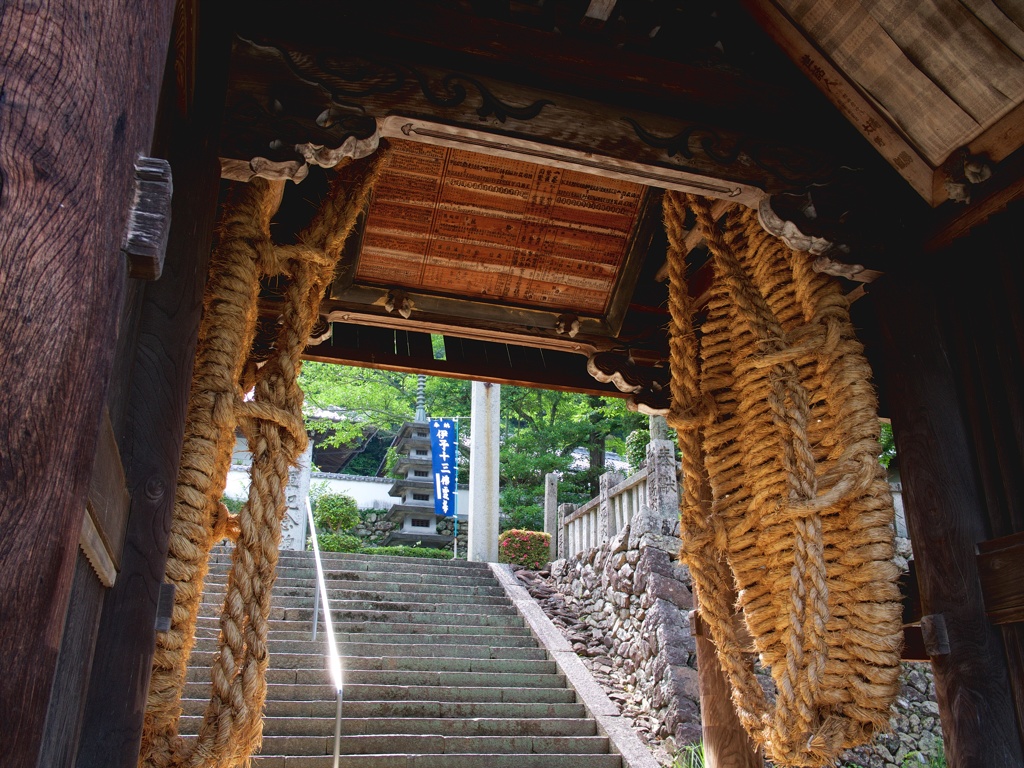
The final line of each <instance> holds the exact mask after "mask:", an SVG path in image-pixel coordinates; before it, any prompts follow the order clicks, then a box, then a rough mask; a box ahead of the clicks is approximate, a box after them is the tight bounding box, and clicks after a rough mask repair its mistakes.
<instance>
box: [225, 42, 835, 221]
mask: <svg viewBox="0 0 1024 768" xmlns="http://www.w3.org/2000/svg"><path fill="white" fill-rule="evenodd" d="M468 39H470V38H463V40H464V41H465V40H468ZM338 45H339V42H338V41H337V40H331V41H330V42H328V43H317V42H314V41H312V40H311V39H309V38H302V39H300V40H299V41H297V42H296V41H284V40H283V39H282V37H281V35H280V34H279V33H278V32H277V31H275V30H266V31H265V33H264V34H263V35H253V36H252V37H251V38H248V37H245V38H243V39H241V40H239V41H238V42H237V43H236V46H235V51H234V56H233V63H232V70H233V72H235V73H236V74H235V75H234V76H233V81H232V87H231V89H230V91H229V96H228V113H227V119H226V122H225V131H224V136H223V141H222V150H221V151H222V156H223V157H224V158H226V159H231V160H241V161H243V163H248V162H249V161H250V160H251V159H252V158H256V157H259V158H264V159H266V160H270V161H274V162H275V163H280V162H285V163H287V162H290V161H294V160H296V159H299V158H300V157H304V158H305V159H306V160H307V161H310V162H314V163H317V164H324V165H328V166H330V165H333V164H334V163H336V162H337V161H338V159H339V157H338V155H337V152H336V150H340V148H342V147H345V146H348V147H349V149H348V150H346V151H359V152H365V151H369V150H370V149H372V147H373V146H375V140H376V135H377V131H380V134H381V135H382V136H385V137H387V136H393V137H397V138H402V137H404V138H409V139H413V140H417V141H423V142H426V143H430V142H436V143H445V144H446V145H447V146H460V147H462V148H464V149H471V150H473V151H476V152H492V153H495V154H498V153H504V154H503V155H502V156H511V157H515V158H518V159H522V160H529V159H531V158H535V160H534V161H535V162H543V163H552V164H553V163H558V162H564V163H568V164H569V165H568V166H566V167H573V168H577V169H579V170H583V169H589V170H591V172H599V173H607V174H612V173H619V174H622V173H628V174H631V175H630V176H629V178H630V179H631V180H635V181H641V182H642V183H648V184H653V185H655V186H661V187H666V188H678V189H685V190H687V191H691V192H694V193H697V194H702V195H706V196H709V197H716V198H728V199H732V200H736V201H739V202H742V203H743V204H745V205H748V206H752V205H756V204H757V202H758V201H759V199H760V195H761V191H762V190H763V191H766V192H769V193H771V192H782V191H789V190H792V189H797V188H800V189H802V188H805V187H807V186H809V185H812V184H816V183H823V182H826V181H828V180H829V179H831V178H833V177H834V175H835V173H836V172H837V170H838V168H839V167H840V161H839V160H838V158H837V156H836V154H835V153H834V152H832V151H823V150H815V149H813V148H810V147H808V146H807V145H796V144H794V143H792V142H791V141H789V140H788V138H787V139H785V140H783V139H772V140H767V139H764V137H763V136H760V135H758V133H759V125H760V124H759V123H751V122H750V121H747V122H746V123H745V124H744V126H743V127H741V128H727V127H724V126H722V125H720V124H716V123H715V122H714V120H713V118H712V117H711V116H710V115H709V114H708V113H706V112H699V111H698V112H697V113H696V114H694V115H693V116H691V117H688V118H681V117H677V116H674V115H666V114H663V113H659V112H657V111H653V110H651V109H650V107H646V108H645V107H643V106H640V107H637V106H631V107H626V106H620V105H610V104H607V103H604V102H603V101H601V100H594V99H587V98H582V97H581V96H578V95H575V94H574V93H573V94H572V95H570V94H568V93H565V92H558V91H555V90H551V89H550V86H549V85H523V84H521V83H517V82H514V81H509V80H503V79H500V78H496V77H492V76H490V75H488V74H484V73H481V72H479V71H478V70H476V69H473V68H460V69H458V70H455V69H452V68H450V67H447V66H445V63H444V62H435V61H431V60H430V58H428V57H424V58H416V57H414V56H413V55H412V54H411V52H410V51H408V50H405V49H398V50H397V51H394V52H392V54H391V55H385V54H384V53H382V52H381V51H379V50H378V51H374V53H373V59H374V62H375V63H374V65H373V67H371V68H369V69H368V68H367V67H366V66H365V61H366V60H365V58H361V57H360V56H359V55H357V54H355V53H354V52H350V49H348V48H345V49H344V50H345V51H346V53H345V54H339V53H338V50H339V48H338ZM345 56H348V59H347V60H346V58H345ZM524 56H525V57H528V56H529V53H528V52H526V53H524V52H520V53H519V57H520V59H521V58H522V57H524ZM607 60H608V56H607V55H606V54H605V55H604V57H603V58H602V59H600V60H599V61H600V62H601V63H602V64H603V63H604V62H606V61H607ZM595 69H597V67H595ZM364 73H365V77H366V79H365V80H363V81H359V82H356V81H353V80H352V76H353V75H360V76H361V75H362V74H364ZM601 77H602V79H603V81H604V82H606V83H607V82H608V81H609V80H610V79H611V77H610V76H609V75H608V74H607V73H602V75H601ZM384 81H387V85H386V86H385V85H383V82H384ZM659 82H664V80H659ZM339 83H344V86H343V87H341V88H340V89H339V87H338V84H339ZM284 92H287V93H288V97H287V98H286V99H285V98H284V97H283V96H281V94H282V93H284ZM279 96H281V98H279ZM267 105H273V106H272V108H271V109H269V110H268V108H267ZM353 108H356V109H358V115H357V114H355V113H353V112H352V109H353ZM257 116H258V117H257ZM346 142H349V143H348V144H347V145H346ZM360 142H362V144H360ZM364 145H365V146H364ZM360 147H363V148H362V149H360ZM261 162H262V161H261ZM229 165H231V164H229Z"/></svg>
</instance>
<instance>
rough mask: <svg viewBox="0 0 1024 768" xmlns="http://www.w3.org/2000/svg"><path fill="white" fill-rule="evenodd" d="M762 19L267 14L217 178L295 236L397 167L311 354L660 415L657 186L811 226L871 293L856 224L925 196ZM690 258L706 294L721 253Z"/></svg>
mask: <svg viewBox="0 0 1024 768" xmlns="http://www.w3.org/2000/svg"><path fill="white" fill-rule="evenodd" d="M768 4H769V0H745V5H747V6H749V7H750V8H749V9H747V8H744V7H741V5H740V4H739V3H737V2H726V0H718V1H715V0H710V1H708V2H658V1H657V0H620V1H619V2H601V1H600V0H593V2H586V1H583V0H581V1H579V2H569V1H562V0H526V1H525V2H507V1H505V2H499V1H498V0H479V1H478V2H469V1H467V2H458V1H455V0H449V1H444V0H433V1H431V2H415V3H409V2H394V1H393V0H380V1H379V2H374V3H364V4H358V5H356V4H348V3H338V4H323V3H319V2H314V0H290V2H288V3H283V2H266V1H264V2H256V3H254V4H252V6H251V8H249V9H248V13H247V15H246V17H245V18H243V19H240V20H239V22H238V30H237V35H236V38H235V42H234V48H233V53H232V64H231V76H230V84H229V89H228V94H227V104H226V117H225V122H224V125H223V131H222V137H221V156H222V167H223V175H224V177H225V178H226V179H233V180H241V181H245V180H248V179H249V178H251V177H252V176H254V175H264V176H269V177H276V178H290V179H292V180H294V181H296V182H301V183H298V184H296V185H289V189H288V192H287V193H286V198H285V204H284V206H283V207H282V211H281V213H280V215H279V217H278V221H277V223H276V225H275V232H276V236H277V237H278V238H279V239H283V240H287V239H288V238H289V237H292V236H294V232H295V231H297V230H298V229H299V228H300V227H301V225H302V224H303V223H304V221H305V220H308V218H309V216H310V215H311V213H312V211H313V210H314V209H315V208H316V206H317V205H318V201H319V199H321V198H322V195H323V192H324V189H325V184H326V179H327V177H328V176H329V175H330V173H331V172H330V171H329V170H322V169H329V168H331V167H332V166H333V165H335V164H336V163H337V162H338V161H339V160H340V159H341V158H342V157H345V156H356V157H362V156H366V155H367V154H370V153H372V152H375V151H380V148H381V147H384V146H386V147H387V151H388V153H389V154H388V157H387V159H386V168H385V171H384V176H383V178H382V179H381V181H380V183H379V184H378V186H377V188H376V190H375V192H374V195H373V199H372V202H371V204H370V207H369V210H368V212H367V214H366V215H365V217H364V218H363V221H362V223H361V225H360V227H359V231H358V233H357V235H356V236H354V237H353V238H352V239H351V241H350V243H349V244H348V247H347V252H346V254H345V256H344V258H343V262H342V265H341V267H340V268H339V271H338V275H337V279H336V281H335V283H334V285H333V286H332V288H331V290H330V293H329V295H328V296H327V297H326V300H325V302H324V305H323V308H322V313H323V315H324V318H325V320H326V321H328V322H329V323H330V324H332V326H333V333H332V334H330V338H329V339H327V340H325V341H323V342H322V343H320V344H319V345H318V346H314V347H310V348H309V349H308V350H307V355H308V356H309V357H310V358H313V359H320V360H333V361H337V362H345V363H351V364H356V365H368V366H377V367H386V368H392V369H397V370H406V371H413V372H425V373H437V374H443V375H453V376H461V377H465V378H477V379H489V380H495V381H504V382H512V383H520V384H528V385H537V386H546V387H555V388H561V389H572V390H580V391H591V392H603V393H608V394H612V393H617V394H623V393H622V392H620V391H619V390H618V389H616V387H615V386H613V383H612V382H617V383H618V385H619V387H620V388H621V389H625V390H627V392H625V394H627V395H629V396H631V397H633V398H634V399H635V400H638V401H640V402H641V403H643V404H646V407H653V408H663V407H664V406H665V405H666V404H667V392H666V391H665V385H666V382H667V378H668V374H667V354H668V349H667V341H666V336H665V330H664V328H665V325H666V324H667V322H668V315H667V309H666V306H665V304H666V300H667V290H666V287H665V285H664V282H663V280H664V270H663V269H662V266H663V263H664V253H665V241H664V233H663V232H662V227H661V220H660V197H661V194H662V191H663V190H664V189H679V190H685V191H689V192H694V193H697V194H701V195H704V196H708V197H712V198H717V199H719V200H721V201H723V205H724V204H725V203H727V202H739V203H741V204H744V205H748V206H756V207H759V208H760V209H761V210H762V213H763V215H764V217H765V219H766V220H768V221H770V220H773V219H777V220H778V223H779V224H780V225H783V224H785V223H786V221H787V220H788V221H791V222H792V221H797V223H798V224H799V228H800V231H796V234H797V235H798V236H800V237H803V234H804V233H807V234H808V236H807V238H805V242H806V243H808V244H809V245H810V246H814V247H816V248H819V249H820V250H822V251H828V253H827V254H826V257H825V258H824V259H823V261H822V265H821V266H822V268H823V269H825V270H826V271H831V272H833V273H835V274H840V275H843V276H845V277H846V278H851V277H852V278H854V279H855V280H860V281H861V282H863V281H865V280H869V279H871V277H872V276H874V275H876V274H877V271H874V270H872V269H866V270H865V269H862V270H860V271H858V269H857V268H856V267H854V266H850V265H847V264H843V263H842V262H843V261H844V260H850V259H848V258H847V256H849V251H850V249H851V248H852V249H854V255H855V256H858V257H860V256H864V257H865V258H862V259H860V260H861V261H862V262H865V261H866V262H870V261H871V258H870V250H871V248H870V245H869V246H868V247H867V248H864V247H863V246H864V243H863V242H861V243H859V244H858V239H860V240H861V241H871V240H872V236H871V235H868V234H866V233H868V232H870V231H871V230H872V227H876V228H877V227H878V226H879V225H878V219H880V218H882V217H879V216H878V215H865V214H864V213H863V210H865V209H871V208H872V206H873V207H874V209H873V210H874V211H875V212H877V211H879V210H881V209H883V208H885V207H888V209H889V210H892V209H893V207H894V206H893V204H892V202H891V199H892V195H896V196H897V197H899V198H900V200H901V201H905V200H906V199H907V195H908V194H909V188H908V187H905V185H902V184H898V183H897V184H894V183H893V182H894V176H893V173H892V171H891V170H890V169H889V168H887V167H886V166H885V162H884V160H883V157H882V156H884V152H881V150H879V152H878V153H876V152H875V151H874V149H873V148H872V144H869V143H868V142H866V141H864V140H863V139H862V138H861V137H860V136H858V135H857V132H856V131H855V130H854V129H853V127H851V125H850V124H849V123H848V122H847V121H845V120H843V119H842V117H841V116H840V114H839V113H838V112H837V111H836V110H835V109H834V108H833V107H832V106H831V105H830V104H829V103H828V101H827V100H826V99H825V98H824V97H823V95H822V94H821V93H819V92H818V91H817V90H816V89H815V88H814V86H813V85H812V83H811V81H812V80H813V77H811V78H810V79H809V78H808V77H807V76H806V73H801V72H800V70H799V68H798V66H795V65H794V63H793V62H792V61H790V60H789V59H787V58H786V56H785V55H784V54H783V53H782V51H781V50H780V48H779V46H778V45H776V43H775V42H773V41H772V39H771V38H770V37H769V36H768V34H766V33H765V31H764V30H763V29H762V28H761V27H760V26H759V25H758V23H755V21H754V19H755V18H756V19H758V22H759V23H760V24H762V25H764V26H765V27H767V28H769V29H770V31H772V32H773V34H775V35H776V38H778V34H776V33H777V31H778V30H777V29H776V28H774V27H772V25H771V24H769V23H767V22H766V21H765V11H764V8H765V7H766V6H767V5H768ZM773 7H774V6H773ZM750 10H753V15H752V14H751V12H750ZM784 47H785V46H784ZM790 53H792V51H790ZM799 61H800V60H799V59H797V63H798V64H799ZM801 66H803V65H801ZM818 85H819V86H820V85H821V83H820V82H819V83H818ZM857 128H858V129H860V130H861V132H862V133H863V130H864V129H863V126H857ZM875 144H876V145H877V142H875ZM875 148H877V146H876V147H875ZM880 155H882V156H880ZM886 159H888V160H890V162H891V161H892V158H886ZM929 167H930V166H929ZM865 190H873V192H872V193H871V194H866V193H865ZM879 190H885V191H886V192H885V194H879V193H878V191H879ZM932 202H934V201H932ZM915 206H921V202H920V199H918V200H917V201H916V202H914V201H911V202H909V203H904V202H901V203H900V204H899V205H898V206H896V207H897V208H899V209H900V210H906V211H916V210H917V209H916V208H915ZM914 215H918V214H917V213H915V214H914ZM866 221H871V222H872V225H871V226H864V223H865V222H866ZM790 229H791V230H793V227H790ZM793 231H795V230H793ZM889 232H890V236H891V228H890V229H889ZM688 245H689V246H690V254H689V259H688V260H689V264H690V269H691V278H690V282H691V291H692V292H694V293H695V295H698V296H699V294H700V292H701V290H702V285H703V284H705V283H706V280H705V275H703V272H702V267H703V264H704V261H705V259H706V251H705V249H703V248H702V247H701V244H700V243H699V238H692V242H690V243H688ZM850 287H851V288H853V284H852V283H851V286H850ZM264 313H265V315H266V316H267V319H268V322H270V321H272V320H273V318H274V313H275V301H274V298H273V292H272V291H270V292H268V294H267V296H266V297H265V300H264ZM431 335H433V336H435V337H436V336H440V337H442V338H443V344H440V345H439V344H435V343H432V340H431ZM326 336H327V334H324V337H326ZM442 349H443V352H442V351H441V350H442ZM588 369H589V370H588ZM595 376H596V377H597V378H596V379H595V378H594V377H595Z"/></svg>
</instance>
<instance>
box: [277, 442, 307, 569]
mask: <svg viewBox="0 0 1024 768" xmlns="http://www.w3.org/2000/svg"><path fill="white" fill-rule="evenodd" d="M312 464H313V441H312V440H311V441H310V442H309V444H308V445H307V446H306V450H305V451H303V452H302V455H301V456H299V465H298V466H297V467H292V468H291V469H289V470H288V485H287V487H286V488H285V491H284V503H285V510H284V517H283V518H282V519H281V546H280V549H282V550H298V551H301V550H303V549H305V548H306V527H307V525H308V522H307V519H306V497H308V496H309V480H310V474H311V467H312Z"/></svg>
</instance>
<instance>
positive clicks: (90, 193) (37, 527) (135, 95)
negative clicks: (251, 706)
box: [0, 0, 173, 768]
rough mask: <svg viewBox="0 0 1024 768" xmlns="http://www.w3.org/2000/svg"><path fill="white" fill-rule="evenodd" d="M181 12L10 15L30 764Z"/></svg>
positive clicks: (1, 234) (14, 738) (7, 642)
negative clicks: (140, 177) (137, 183)
mask: <svg viewBox="0 0 1024 768" xmlns="http://www.w3.org/2000/svg"><path fill="white" fill-rule="evenodd" d="M172 11H173V3H172V2H170V0H162V1H160V2H156V3H152V4H147V5H146V6H145V7H143V6H141V5H129V4H125V3H118V2H113V1H112V0H83V1H82V2H80V3H74V4H68V3H61V2H45V1H44V2H42V3H39V2H17V1H15V2H10V3H5V4H4V5H3V6H2V9H0V69H2V70H3V73H4V76H3V79H4V85H3V99H2V104H0V157H3V173H2V180H3V204H4V213H3V216H2V217H0V274H2V275H3V281H2V289H0V290H2V292H3V307H4V311H3V313H2V314H0V338H2V339H3V346H4V354H3V355H2V356H0V382H2V386H0V413H2V414H4V416H3V418H2V419H0V445H3V454H4V458H3V469H2V471H0V510H2V516H0V594H3V596H4V604H5V605H6V606H10V607H12V609H11V610H5V612H4V619H3V624H2V628H0V660H2V662H0V663H2V666H3V670H4V673H3V678H2V680H0V711H3V712H4V713H5V717H4V721H3V725H2V726H0V743H3V753H4V757H3V760H4V763H5V765H10V766H17V767H18V768H34V766H36V764H37V760H38V759H39V755H40V749H41V743H42V740H43V729H44V718H45V717H46V713H47V709H48V706H49V700H50V697H51V690H52V689H53V682H54V675H55V668H56V665H57V658H58V652H59V649H60V645H61V636H62V634H63V631H64V626H65V617H66V615H67V608H68V599H69V595H70V592H71V586H72V580H73V578H74V572H75V563H76V560H77V548H78V534H79V530H80V528H81V525H82V515H83V514H84V511H85V497H86V492H87V488H88V483H89V475H90V471H91V469H92V461H91V459H92V457H93V456H94V452H95V446H96V441H97V434H98V431H99V425H100V413H101V410H102V407H103V402H104V396H105V393H106V388H107V379H108V376H109V373H110V367H111V359H112V355H113V340H114V338H115V335H116V321H117V317H118V312H119V310H120V305H121V300H122V296H123V290H124V288H123V286H124V278H125V264H124V258H123V257H122V256H121V253H120V246H121V241H122V236H123V234H124V228H125V222H126V220H127V212H128V208H129V205H130V204H131V195H132V175H133V163H134V160H135V158H136V157H137V156H138V154H140V153H144V150H147V149H148V148H149V146H150V142H151V138H152V131H153V124H154V121H155V118H156V108H157V95H158V94H157V88H156V87H154V86H155V84H158V83H159V82H160V75H161V72H162V70H163V65H164V58H165V53H166V45H167V40H168V39H169V34H170V28H171V15H172ZM14 607H16V609H15V608H14ZM73 719H77V713H76V716H75V717H74V718H73Z"/></svg>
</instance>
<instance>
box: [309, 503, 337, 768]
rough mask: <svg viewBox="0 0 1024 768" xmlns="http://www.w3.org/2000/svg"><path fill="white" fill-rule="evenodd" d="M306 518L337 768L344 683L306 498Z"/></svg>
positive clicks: (314, 628) (314, 532)
mask: <svg viewBox="0 0 1024 768" xmlns="http://www.w3.org/2000/svg"><path fill="white" fill-rule="evenodd" d="M306 517H307V518H308V519H309V532H310V534H309V538H310V539H311V540H312V541H313V558H314V559H315V560H316V580H317V586H318V589H317V591H316V593H315V596H316V598H315V600H314V607H313V639H314V640H316V627H317V623H318V622H317V618H316V615H317V613H319V605H320V604H322V605H323V608H324V629H326V630H327V654H328V663H327V668H328V671H329V672H330V673H331V681H332V682H333V683H334V690H335V692H336V693H337V697H338V708H337V710H336V711H335V715H334V768H338V761H339V759H340V755H341V705H342V703H343V702H344V700H345V681H344V678H343V676H342V673H341V656H339V655H338V641H337V639H336V638H335V637H334V625H333V624H332V623H331V604H330V601H329V600H328V599H327V580H326V579H325V578H324V565H323V562H322V561H321V560H320V543H319V542H318V541H317V537H316V523H315V522H313V506H312V505H311V504H310V503H309V497H308V496H307V497H306Z"/></svg>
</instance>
